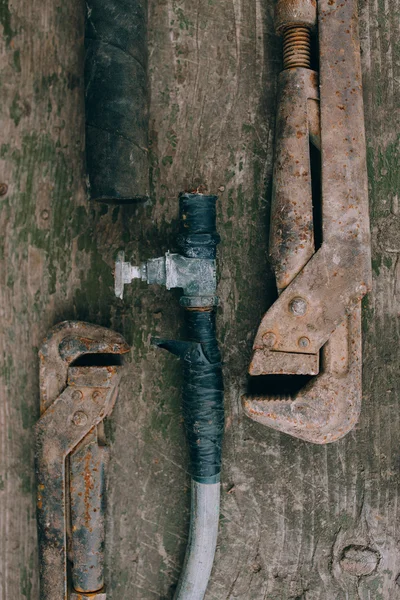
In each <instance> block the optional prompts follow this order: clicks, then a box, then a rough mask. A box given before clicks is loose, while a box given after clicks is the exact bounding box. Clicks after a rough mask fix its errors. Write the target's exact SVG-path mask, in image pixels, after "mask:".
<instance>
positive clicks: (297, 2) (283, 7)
mask: <svg viewBox="0 0 400 600" xmlns="http://www.w3.org/2000/svg"><path fill="white" fill-rule="evenodd" d="M316 24H317V3H316V0H278V2H277V4H276V7H275V31H276V33H277V34H282V32H283V30H284V29H285V28H286V27H288V26H289V25H305V26H306V27H309V28H310V29H314V28H315V26H316Z"/></svg>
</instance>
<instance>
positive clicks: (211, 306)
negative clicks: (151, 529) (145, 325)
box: [115, 194, 224, 600]
mask: <svg viewBox="0 0 400 600" xmlns="http://www.w3.org/2000/svg"><path fill="white" fill-rule="evenodd" d="M216 200H217V197H216V196H204V195H202V194H182V195H181V197H180V233H179V236H178V246H179V249H180V251H181V253H182V254H170V253H167V254H166V255H165V256H164V257H161V258H158V259H151V260H149V261H147V262H146V263H143V264H142V265H141V266H140V267H134V266H132V265H131V264H130V263H129V262H125V261H124V257H123V256H121V255H119V257H118V260H117V263H116V268H115V293H116V295H117V296H118V297H120V298H122V294H123V289H124V285H125V284H127V283H130V282H131V281H132V280H133V279H141V280H142V281H146V282H147V283H158V284H163V285H166V287H167V288H168V289H171V288H173V287H181V288H182V289H183V296H182V297H181V300H180V304H181V306H183V307H184V314H185V322H186V329H187V336H188V339H187V340H186V341H176V340H153V343H154V344H155V345H157V346H159V347H160V348H165V349H166V350H168V351H169V352H172V353H173V354H175V355H176V356H178V357H179V358H180V359H181V361H182V364H183V392H182V411H183V417H184V423H185V430H186V435H187V440H188V446H189V454H190V463H191V476H192V502H191V518H190V534H189V541H188V546H187V550H186V557H185V563H184V567H183V571H182V574H181V578H180V580H179V583H178V587H177V590H176V593H175V596H174V600H203V598H204V595H205V592H206V589H207V584H208V580H209V578H210V574H211V569H212V565H213V561H214V555H215V548H216V544H217V534H218V519H219V502H220V474H221V449H222V438H223V432H224V405H223V399H224V397H223V394H224V391H223V390H224V387H223V379H222V364H221V354H220V351H219V348H218V343H217V340H216V329H215V317H216V315H215V306H216V305H217V303H218V298H217V296H216V285H217V282H216V275H215V270H216V269H215V267H216V265H215V262H216V246H217V244H218V243H219V240H220V238H219V235H218V234H217V232H216V225H215V222H216V211H215V203H216Z"/></svg>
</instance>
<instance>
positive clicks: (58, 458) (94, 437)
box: [36, 321, 129, 600]
mask: <svg viewBox="0 0 400 600" xmlns="http://www.w3.org/2000/svg"><path fill="white" fill-rule="evenodd" d="M128 351H129V346H128V344H127V343H126V342H125V340H124V339H123V337H122V336H121V335H119V334H118V333H115V332H114V331H111V330H109V329H106V328H105V327H99V326H97V325H92V324H89V323H84V322H81V321H64V322H62V323H59V324H58V325H56V326H55V327H53V329H52V330H51V331H50V333H49V335H48V336H47V337H46V339H45V340H44V342H43V345H42V347H41V349H40V352H39V357H40V414H41V416H40V419H39V421H38V423H37V425H36V472H37V484H38V495H37V518H38V534H39V558H40V585H41V595H40V597H41V599H42V600H67V599H68V600H84V599H85V598H91V599H92V600H93V599H95V600H105V598H106V594H105V590H104V517H105V497H104V496H105V470H106V466H107V458H108V452H107V447H106V445H105V441H106V440H105V436H104V431H103V427H102V424H103V420H104V418H105V417H107V416H108V415H109V414H110V413H111V411H112V409H113V406H114V404H115V400H116V396H117V392H118V382H119V378H120V367H119V366H117V365H113V364H111V363H112V362H113V361H112V360H110V357H109V356H105V357H104V359H105V360H103V361H101V360H99V361H98V362H100V363H103V362H105V363H106V364H104V366H78V365H76V366H74V363H75V362H76V361H77V359H78V358H79V357H81V356H82V355H87V354H90V355H97V354H106V355H111V354H112V355H118V354H123V353H125V352H128Z"/></svg>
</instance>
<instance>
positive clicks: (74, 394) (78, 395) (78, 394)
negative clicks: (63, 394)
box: [72, 390, 83, 401]
mask: <svg viewBox="0 0 400 600" xmlns="http://www.w3.org/2000/svg"><path fill="white" fill-rule="evenodd" d="M82 397H83V394H82V392H81V391H80V390H75V391H74V392H72V399H73V400H76V401H78V400H82Z"/></svg>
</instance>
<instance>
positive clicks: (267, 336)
mask: <svg viewBox="0 0 400 600" xmlns="http://www.w3.org/2000/svg"><path fill="white" fill-rule="evenodd" d="M262 340H263V342H264V346H266V347H267V348H272V346H274V345H275V342H276V335H275V334H274V332H273V331H267V333H264V335H263V337H262Z"/></svg>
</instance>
